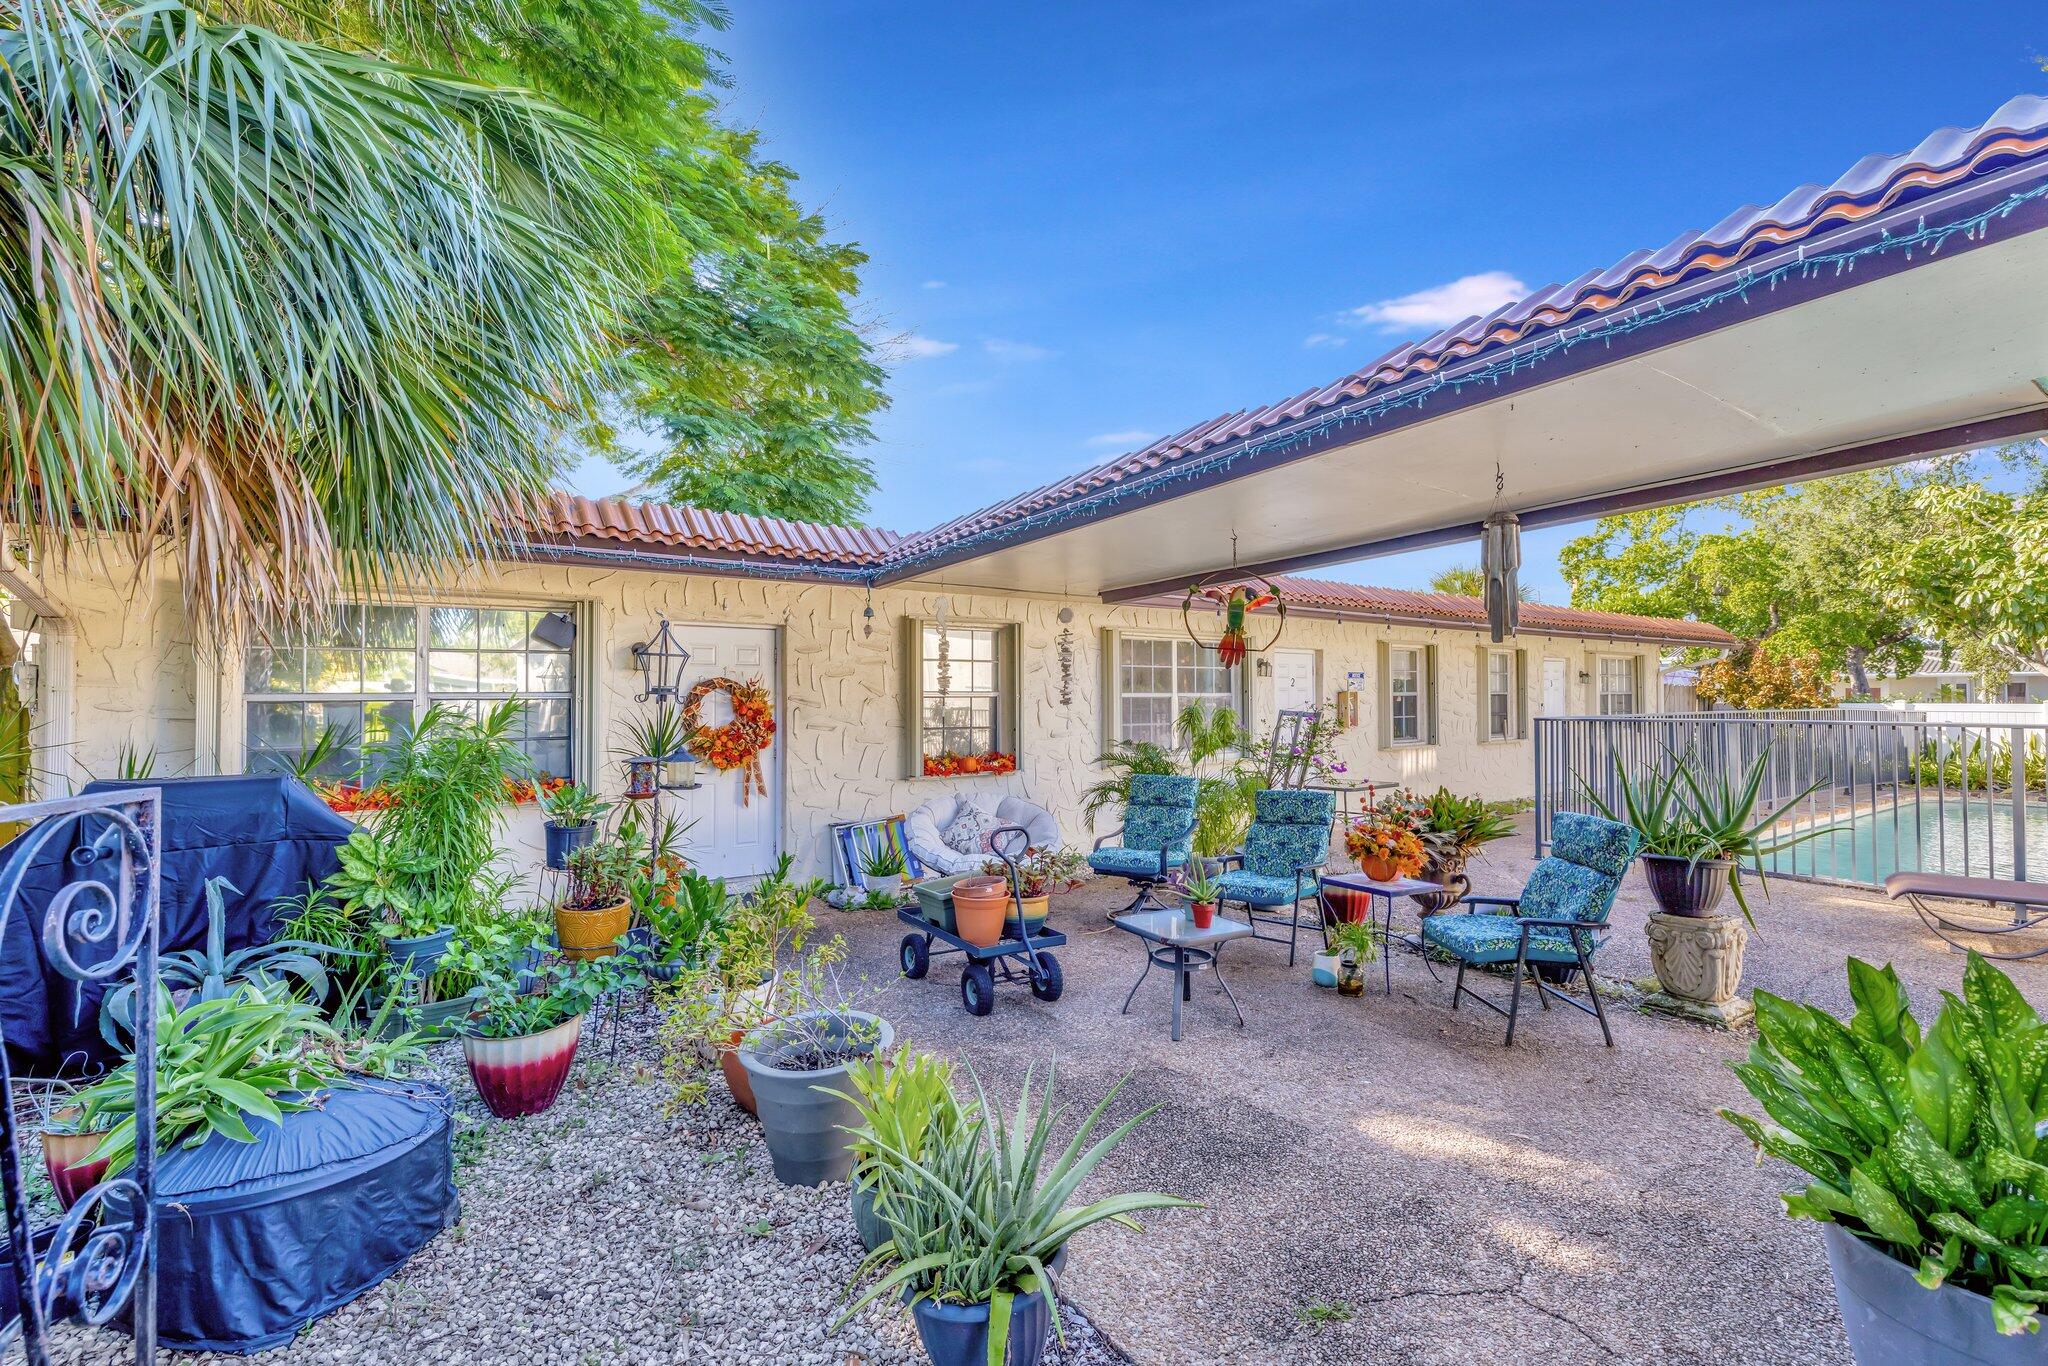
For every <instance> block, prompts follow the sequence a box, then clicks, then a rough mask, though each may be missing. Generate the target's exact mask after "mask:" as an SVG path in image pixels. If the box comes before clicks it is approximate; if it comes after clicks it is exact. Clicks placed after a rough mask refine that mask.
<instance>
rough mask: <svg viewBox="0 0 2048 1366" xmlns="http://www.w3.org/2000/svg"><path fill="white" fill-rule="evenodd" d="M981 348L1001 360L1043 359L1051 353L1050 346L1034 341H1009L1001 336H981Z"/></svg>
mask: <svg viewBox="0 0 2048 1366" xmlns="http://www.w3.org/2000/svg"><path fill="white" fill-rule="evenodd" d="M981 349H982V350H984V351H986V352H988V354H989V355H991V356H993V357H995V358H996V359H997V360H1001V361H1034V360H1044V359H1045V358H1046V357H1048V356H1050V355H1051V354H1052V350H1051V348H1050V347H1044V346H1039V345H1037V344H1036V343H1034V342H1021V341H1009V340H1006V339H1005V338H1002V337H986V338H983V340H982V343H981Z"/></svg>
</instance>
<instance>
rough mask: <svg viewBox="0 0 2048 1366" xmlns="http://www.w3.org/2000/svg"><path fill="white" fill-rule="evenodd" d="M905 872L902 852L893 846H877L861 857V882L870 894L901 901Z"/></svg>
mask: <svg viewBox="0 0 2048 1366" xmlns="http://www.w3.org/2000/svg"><path fill="white" fill-rule="evenodd" d="M906 871H907V870H906V866H905V864H904V862H903V851H902V850H901V849H898V848H897V847H896V846H895V845H893V844H884V845H879V846H877V847H876V848H873V849H870V850H869V851H868V852H867V853H866V854H865V855H863V856H862V857H861V861H860V872H861V881H862V882H863V883H864V884H865V885H866V886H867V889H868V891H869V892H871V893H874V892H879V893H881V894H882V895H883V896H888V897H893V898H896V899H897V900H901V899H902V896H903V878H904V874H905V872H906Z"/></svg>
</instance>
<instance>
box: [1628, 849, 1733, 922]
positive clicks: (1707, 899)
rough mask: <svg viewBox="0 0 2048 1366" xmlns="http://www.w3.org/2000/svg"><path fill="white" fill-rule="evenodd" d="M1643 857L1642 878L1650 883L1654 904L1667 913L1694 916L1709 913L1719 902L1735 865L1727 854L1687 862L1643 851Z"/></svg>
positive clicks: (1702, 917)
mask: <svg viewBox="0 0 2048 1366" xmlns="http://www.w3.org/2000/svg"><path fill="white" fill-rule="evenodd" d="M1642 859H1643V880H1644V881H1646V882H1648V883H1649V884H1650V895H1651V897H1653V898H1654V899H1655V900H1656V902H1657V908H1658V909H1659V910H1661V911H1663V912H1664V914H1666V915H1685V916H1692V917H1693V918H1695V919H1704V918H1705V917H1707V916H1710V915H1712V914H1713V913H1714V908H1715V907H1716V906H1718V905H1720V904H1721V894H1722V893H1723V892H1725V891H1727V890H1728V870H1729V869H1730V868H1732V867H1734V866H1735V860H1734V859H1726V858H1703V859H1701V860H1700V861H1699V862H1698V863H1690V862H1688V861H1687V860H1685V859H1682V858H1679V857H1677V856H1675V855H1672V854H1644V855H1643V856H1642Z"/></svg>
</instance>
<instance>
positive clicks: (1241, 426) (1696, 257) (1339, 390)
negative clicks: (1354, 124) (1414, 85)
mask: <svg viewBox="0 0 2048 1366" xmlns="http://www.w3.org/2000/svg"><path fill="white" fill-rule="evenodd" d="M2044 151H2048V100H2043V99H2041V98H2040V97H2037V96H2032V95H2021V96H2018V97H2016V98H2014V99H2012V100H2009V101H2007V102H2006V104H2005V105H2004V106H2003V107H2001V108H2000V109H1999V110H1998V112H1997V113H1995V114H1993V115H1992V116H1991V117H1990V118H1989V119H1987V120H1985V122H1984V123H1982V124H1980V125H1978V126H1977V127H1975V128H1943V129H1940V130H1938V131H1936V132H1934V133H1930V134H1929V135H1928V136H1927V137H1926V138H1925V139H1923V140H1922V141H1921V143H1920V145H1919V146H1917V147H1915V148H1913V149H1912V150H1911V151H1909V152H1902V153H1899V154H1897V155H1893V156H1868V157H1865V158H1863V159H1862V160H1861V161H1858V162H1857V163H1856V164H1855V165H1854V166H1852V167H1850V168H1849V169H1848V170H1847V171H1846V172H1844V173H1843V174H1842V175H1841V176H1840V177H1838V178H1837V179H1836V180H1835V181H1834V182H1833V183H1832V184H1829V185H1802V186H1800V187H1799V188H1798V189H1796V190H1794V191H1792V192H1791V193H1790V194H1788V195H1786V196H1785V197H1784V198H1782V199H1780V200H1779V201H1778V202H1777V203H1775V204H1771V205H1769V206H1764V207H1759V206H1757V205H1746V206H1744V207H1743V208H1741V209H1738V210H1736V211H1735V212H1734V213H1732V214H1730V215H1728V217H1726V218H1724V219H1722V220H1721V221H1720V222H1719V223H1716V224H1715V225H1714V226H1713V227H1711V228H1708V229H1707V230H1706V231H1704V232H1689V233H1684V234H1682V235H1680V236H1679V237H1677V238H1675V239H1673V240H1672V241H1671V242H1669V243H1667V244H1666V245H1665V246H1664V247H1663V248H1662V249H1660V250H1657V251H1638V252H1634V253H1632V254H1630V255H1628V256H1625V257H1623V258H1622V259H1621V260H1620V261H1617V262H1616V263H1615V264H1614V265H1612V266H1610V267H1608V268H1607V269H1606V270H1603V271H1591V272H1588V273H1587V274H1584V275H1581V276H1579V277H1578V278H1577V279H1575V280H1572V281H1570V282H1569V283H1567V284H1562V285H1555V284H1554V285H1547V286H1545V287H1544V288H1542V289H1539V290H1537V291H1536V292H1535V293H1533V294H1531V295H1529V296H1528V297H1527V298H1524V299H1521V300H1519V301H1517V302H1515V303H1511V304H1506V305H1503V306H1502V307H1501V308H1498V309H1496V310H1495V311H1494V312H1493V313H1491V314H1489V315H1487V316H1486V317H1483V318H1477V317H1475V318H1467V319H1466V320H1465V321H1463V322H1461V323H1457V324H1454V325H1453V326H1451V327H1447V328H1445V329H1444V330H1443V331H1441V332H1438V333H1437V334H1436V335H1435V336H1432V337H1429V338H1427V339H1425V340H1423V341H1420V342H1413V343H1409V344H1406V345H1402V346H1398V347H1395V348H1394V349H1393V350H1392V351H1389V352H1388V353H1387V354H1386V355H1384V356H1382V357H1380V358H1379V359H1378V360H1376V361H1374V362H1373V363H1372V364H1370V365H1368V366H1366V367H1364V368H1363V369H1361V370H1357V371H1354V372H1352V373H1351V374H1349V375H1346V376H1344V377H1343V378H1341V379H1338V380H1336V381H1334V382H1332V383H1330V384H1327V385H1324V386H1321V387H1320V388H1314V389H1306V390H1303V391H1302V392H1301V393H1299V394H1296V395H1294V396H1293V397H1292V398H1288V399H1284V400H1282V401H1280V402H1278V403H1274V404H1270V405H1268V406H1266V407H1263V408H1257V409H1240V410H1239V411H1237V412H1233V413H1225V414H1223V415H1222V416H1220V417H1215V418H1210V419H1209V420H1207V421H1205V422H1199V423H1196V424H1195V425H1194V426H1192V427H1189V428H1187V429H1186V430H1184V431H1181V432H1177V433H1175V434H1174V435H1172V436H1167V437H1162V438H1160V439H1159V440H1157V441H1155V442H1153V443H1152V444H1150V445H1148V446H1145V447H1143V448H1141V449H1139V450H1136V451H1132V452H1130V453H1129V454H1127V455H1121V456H1118V457H1116V458H1114V459H1112V460H1108V461H1105V462H1103V463H1102V464H1100V465H1097V466H1095V467H1094V468H1092V469H1088V470H1084V471H1082V472H1081V473H1079V474H1075V475H1071V476H1068V477H1067V478H1064V479H1059V480H1056V481H1054V482H1052V483H1050V484H1046V485H1044V486H1043V487H1041V488H1037V489H1033V490H1031V491H1030V492H1027V493H1023V494H1019V495H1018V496H1016V497H1014V498H1009V499H1006V500H1004V501H1003V502H1000V503H996V504H993V505H991V506H988V507H985V508H982V509H979V510H978V511H975V512H970V513H968V514H966V515H964V516H961V517H956V518H954V519H953V520H951V521H949V522H946V523H944V524H942V525H940V526H937V527H934V528H932V529H931V530H929V531H924V532H919V533H917V534H915V535H913V536H910V537H909V538H907V539H906V540H905V541H904V542H903V543H902V545H901V546H900V547H899V548H898V551H897V553H898V554H899V555H905V556H907V555H913V554H917V553H920V552H925V551H930V550H933V549H936V548H939V547H942V546H945V545H948V544H951V543H953V542H955V541H958V540H961V539H963V538H965V537H968V536H971V535H975V534H977V533H979V532H983V531H986V530H989V529H991V528H994V527H999V526H1002V525H1003V524H1005V523H1007V522H1011V521H1015V520H1017V519H1018V518H1021V517H1026V516H1029V515H1031V514H1032V513H1035V512H1040V511H1043V510H1045V509H1047V508H1051V507H1055V506H1057V505H1059V504H1061V503H1064V502H1068V501H1070V500H1072V499H1076V498H1079V497H1082V496H1084V495H1087V494H1090V493H1094V492H1096V491H1097V490H1100V489H1102V488H1104V487H1107V486H1109V485H1113V484H1117V483H1120V482H1122V481H1124V480H1126V479H1129V478H1132V477H1134V476H1137V475H1141V474H1145V473H1149V472H1150V471H1152V470H1156V469H1158V468H1160V467H1161V466H1165V465H1171V464H1173V463H1175V462H1178V461H1181V460H1184V459H1186V458H1188V457H1189V456H1193V455H1198V454H1201V453H1203V452H1205V451H1209V450H1212V449H1214V448H1216V447H1219V446H1224V445H1227V444H1229V443H1231V442H1234V441H1238V440H1240V439H1242V438H1244V437H1246V436H1250V435H1252V434H1254V433H1257V432H1260V431H1263V430H1267V429H1270V428H1273V427H1277V426H1280V425H1281V424H1283V423H1290V422H1293V421H1295V420H1296V419H1299V418H1303V417H1306V416H1308V415H1310V414H1313V413H1316V412H1319V411H1320V410H1323V409H1326V408H1330V407H1332V406H1334V405H1337V404H1340V403H1346V402H1350V401H1352V400H1354V399H1358V398H1362V397H1364V396H1365V395H1367V394H1370V393H1373V392H1375V391H1377V390H1382V389H1385V388H1388V387H1389V386H1392V385H1395V384H1398V383H1401V382H1403V381H1406V380H1410V379H1414V378H1416V377H1418V376H1424V375H1428V374H1430V373H1431V372H1433V371H1436V370H1439V369H1441V368H1442V367H1444V366H1445V365H1447V364H1452V363H1455V362H1458V361H1461V360H1465V359H1467V358H1469V357H1472V356H1475V355H1478V354H1479V353H1481V352H1484V351H1491V350H1495V349H1498V348H1500V347H1505V346H1511V345H1514V344H1515V343H1518V342H1521V341H1524V340H1526V339H1528V338H1529V337H1531V336H1532V335H1534V334H1537V333H1541V332H1544V331H1549V330H1554V329H1556V328H1559V327H1563V326H1566V325H1569V324H1572V323H1575V322H1583V321H1585V320H1587V319H1589V318H1592V317H1595V316H1598V315H1601V314H1605V313H1609V312H1612V311H1613V310H1615V309H1617V308H1620V307H1623V306H1624V305H1627V304H1632V303H1637V302H1640V301H1642V300H1643V299H1645V298H1648V297H1651V296H1654V295H1656V294H1658V293H1659V292H1661V291H1665V290H1670V289H1673V288H1676V287H1678V286H1680V285H1683V284H1690V283H1692V282H1694V281H1696V280H1699V279H1701V278H1702V277H1705V276H1708V275H1711V274H1713V273H1715V272H1720V271H1727V270H1729V269H1731V268H1733V267H1737V266H1740V265H1741V264H1742V263H1744V262H1745V261H1748V260H1750V259H1752V258H1754V257H1756V256H1758V255H1761V254H1763V253H1766V252H1772V251H1776V250H1778V249H1780V248H1782V247H1785V246H1787V245H1790V244H1792V243H1803V242H1810V241H1813V240H1814V239H1817V238H1821V237H1824V236H1825V235H1826V234H1828V233H1829V232H1831V231H1834V230H1836V229H1840V228H1844V227H1847V226H1851V225H1853V224H1855V223H1857V222H1860V221H1861V220H1863V219H1866V218H1869V217H1870V216H1872V215H1873V214H1877V213H1881V212H1884V211H1885V210H1887V209H1891V208H1893V207H1895V206H1898V205H1900V204H1904V203H1909V202H1911V201H1912V200H1914V199H1918V198H1921V197H1924V196H1926V195H1928V194H1931V193H1934V192H1936V191H1938V190H1942V189H1946V188H1948V187H1950V186H1952V185H1955V184H1957V183H1959V182H1962V181H1965V180H1967V179H1969V178H1970V177H1972V176H1975V175H1979V174H1983V173H1986V172H1989V171H1992V170H1996V169H1999V168H2001V167H2003V166H2005V165H2007V164H2010V163H2011V162H2012V161H2013V160H2016V159H2019V158H2024V157H2031V156H2036V155H2039V154H2041V153H2042V152H2044Z"/></svg>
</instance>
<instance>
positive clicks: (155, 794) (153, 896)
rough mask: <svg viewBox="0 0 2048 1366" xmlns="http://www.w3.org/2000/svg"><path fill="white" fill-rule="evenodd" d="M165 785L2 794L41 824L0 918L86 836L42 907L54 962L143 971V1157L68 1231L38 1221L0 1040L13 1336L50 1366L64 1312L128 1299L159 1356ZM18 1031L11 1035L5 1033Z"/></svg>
mask: <svg viewBox="0 0 2048 1366" xmlns="http://www.w3.org/2000/svg"><path fill="white" fill-rule="evenodd" d="M162 811H163V801H162V793H161V790H160V789H158V788H153V787H150V788H133V789H128V790H124V791H116V792H101V793H93V794H91V795H88V796H82V797H62V798H56V799H53V800H50V801H41V802H24V803H17V804H14V805H7V806H0V823H8V824H23V825H27V826H28V827H29V828H28V831H27V833H26V834H25V835H23V836H22V837H21V838H20V839H19V840H17V841H16V842H15V844H14V847H13V848H12V850H11V851H10V852H9V854H8V860H7V863H6V864H5V866H4V867H0V929H4V927H5V925H6V924H7V921H8V918H9V917H12V916H14V915H16V914H17V913H27V912H28V911H30V910H32V909H34V908H30V907H26V906H24V905H23V904H22V903H23V899H24V892H23V884H24V882H25V881H26V880H27V878H28V876H29V873H30V871H31V870H32V869H33V868H34V867H35V866H36V864H37V859H38V855H40V854H41V853H42V852H43V851H44V850H45V849H49V848H54V847H57V844H56V842H60V841H61V840H62V839H64V838H66V837H69V836H71V835H73V834H75V835H76V836H77V839H76V842H75V845H74V846H73V847H71V848H69V849H67V850H66V851H65V853H64V855H63V858H62V861H61V862H62V867H63V868H64V870H65V877H64V879H63V881H62V883H61V885H60V886H59V887H58V888H57V889H56V890H55V892H54V893H52V894H51V895H50V898H49V901H48V903H47V905H45V906H43V907H41V908H40V909H41V913H42V916H43V921H42V930H41V934H40V941H41V944H42V948H43V955H44V957H45V958H46V959H47V960H48V962H49V964H50V966H51V968H52V969H54V970H55V971H56V972H58V973H61V974H62V975H63V976H65V977H68V978H70V979H71V980H73V981H75V982H94V983H105V982H109V981H111V980H113V979H114V978H116V977H118V976H120V975H122V974H123V973H132V974H133V976H134V978H135V983H136V991H135V1035H134V1037H135V1039H136V1040H137V1047H136V1054H135V1108H134V1114H135V1124H136V1134H137V1140H138V1141H137V1143H136V1145H135V1160H134V1164H133V1166H131V1167H130V1168H128V1169H127V1170H126V1171H123V1172H122V1173H120V1174H119V1175H118V1176H113V1177H109V1178H107V1179H104V1180H102V1181H100V1182H99V1183H98V1184H96V1185H95V1186H93V1187H92V1188H91V1189H90V1190H88V1191H86V1192H85V1193H84V1194H83V1195H81V1196H80V1197H79V1198H78V1200H77V1201H76V1202H74V1203H73V1204H72V1206H71V1208H70V1209H69V1210H67V1211H65V1214H64V1217H63V1218H62V1219H61V1220H59V1221H58V1223H57V1225H56V1226H55V1228H54V1229H45V1230H41V1231H38V1230H36V1229H34V1228H33V1226H32V1219H31V1215H30V1210H29V1204H28V1196H27V1191H26V1187H25V1186H24V1184H23V1181H22V1175H21V1158H20V1152H19V1149H18V1148H17V1146H16V1140H17V1135H16V1131H15V1119H14V1106H13V1105H12V1103H11V1100H12V1096H13V1089H14V1078H13V1074H12V1070H11V1067H10V1065H9V1062H8V1060H7V1057H6V1054H5V1050H4V1048H0V1085H4V1086H5V1088H6V1090H7V1093H8V1096H9V1100H10V1103H9V1104H7V1105H5V1106H0V1193H4V1196H5V1200H6V1219H7V1242H8V1250H9V1252H10V1254H11V1258H10V1260H11V1269H12V1274H13V1276H14V1282H15V1285H14V1288H15V1292H16V1298H15V1302H16V1304H17V1305H18V1306H19V1311H18V1317H17V1319H16V1321H15V1322H14V1323H13V1324H9V1325H5V1326H4V1330H0V1333H4V1337H6V1338H15V1337H18V1338H19V1340H20V1342H21V1345H22V1350H23V1353H24V1355H25V1357H26V1358H27V1362H28V1366H47V1362H48V1360H49V1357H48V1351H47V1347H46V1339H47V1336H48V1333H49V1329H50V1326H51V1325H52V1324H55V1323H58V1322H62V1321H64V1320H66V1319H70V1318H78V1319H81V1320H83V1321H84V1322H86V1323H92V1324H102V1323H107V1322H109V1321H111V1320H112V1319H113V1318H114V1317H115V1316H116V1315H118V1314H121V1313H122V1312H123V1311H124V1310H125V1311H127V1314H128V1318H129V1320H130V1322H131V1324H132V1326H133V1332H134V1338H135V1360H136V1362H137V1363H139V1364H141V1366H147V1364H148V1363H152V1362H154V1361H155V1359H156V1221H155V1209H154V1196H155V1183H156V1148H155V1144H154V1142H153V1141H151V1140H152V1138H153V1136H154V1135H155V1133H156V1051H155V1048H154V1047H153V1046H151V1045H152V1044H153V1041H154V1040H155V1038H156V1027H157V1026H156V1016H157V949H158V939H157V936H158V927H159V919H160V908H161V891H162V887H161V873H160V867H159V863H160V856H161V853H162V848H161V819H162ZM0 1042H4V1041H0Z"/></svg>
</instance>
